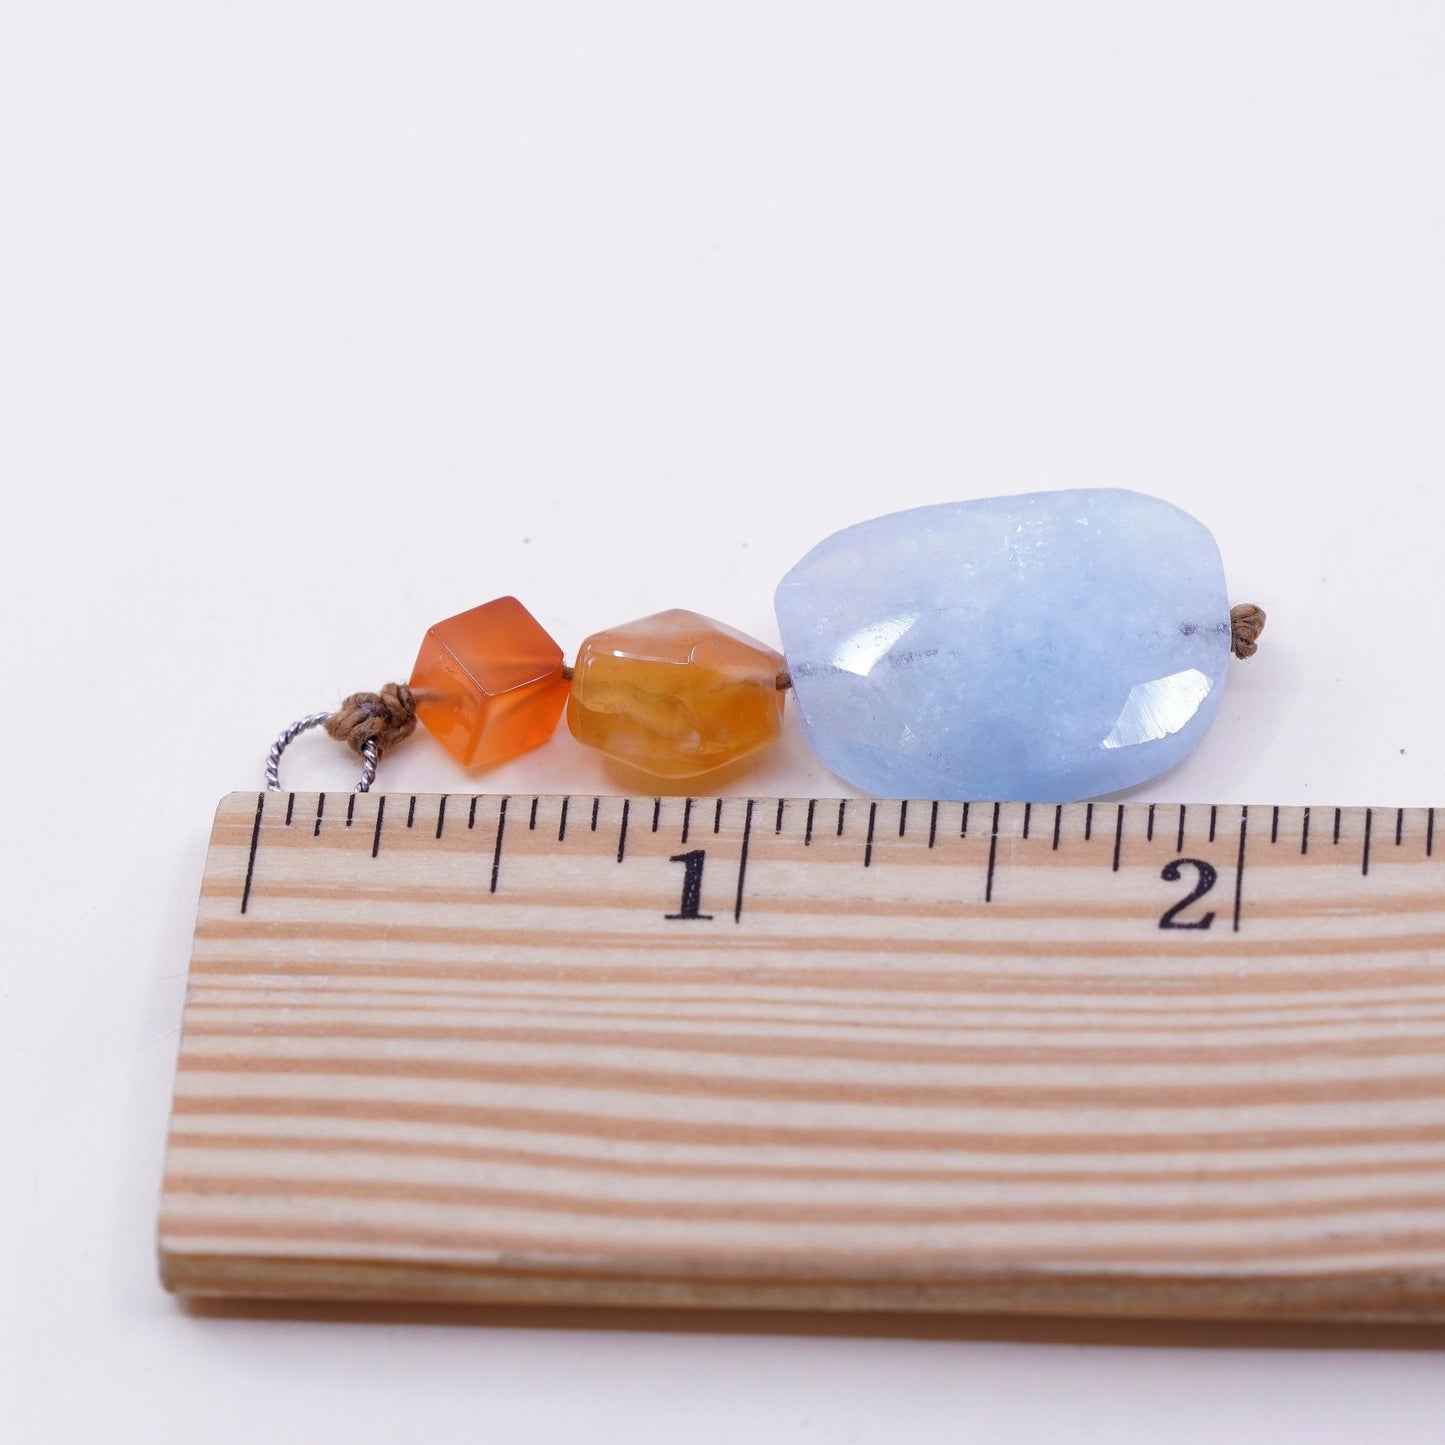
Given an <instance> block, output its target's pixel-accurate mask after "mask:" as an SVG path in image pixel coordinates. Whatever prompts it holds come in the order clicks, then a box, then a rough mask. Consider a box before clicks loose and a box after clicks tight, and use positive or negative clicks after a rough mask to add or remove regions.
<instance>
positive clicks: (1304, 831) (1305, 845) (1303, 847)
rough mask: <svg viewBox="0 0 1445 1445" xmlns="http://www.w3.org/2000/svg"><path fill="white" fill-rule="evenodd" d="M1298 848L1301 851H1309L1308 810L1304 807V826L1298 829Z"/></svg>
mask: <svg viewBox="0 0 1445 1445" xmlns="http://www.w3.org/2000/svg"><path fill="white" fill-rule="evenodd" d="M1299 850H1300V852H1301V853H1308V852H1309V851H1310V810H1309V809H1308V808H1306V809H1305V821H1304V827H1303V828H1301V829H1300V835H1299Z"/></svg>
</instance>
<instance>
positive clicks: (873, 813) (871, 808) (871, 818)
mask: <svg viewBox="0 0 1445 1445" xmlns="http://www.w3.org/2000/svg"><path fill="white" fill-rule="evenodd" d="M877 821H878V804H877V803H876V802H874V803H869V804H868V839H867V841H866V842H865V843H864V844H863V866H864V867H865V868H868V867H871V866H872V864H873V825H874V824H875V823H876V822H877Z"/></svg>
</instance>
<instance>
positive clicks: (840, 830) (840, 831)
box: [838, 798, 848, 838]
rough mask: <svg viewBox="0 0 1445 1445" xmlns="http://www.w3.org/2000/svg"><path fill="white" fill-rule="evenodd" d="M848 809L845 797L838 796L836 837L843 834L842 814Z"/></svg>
mask: <svg viewBox="0 0 1445 1445" xmlns="http://www.w3.org/2000/svg"><path fill="white" fill-rule="evenodd" d="M847 809H848V800H847V798H840V799H839V801H838V837H840V838H841V837H842V836H843V815H844V813H845V812H846V811H847Z"/></svg>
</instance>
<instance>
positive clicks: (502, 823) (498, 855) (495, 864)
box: [487, 798, 507, 893]
mask: <svg viewBox="0 0 1445 1445" xmlns="http://www.w3.org/2000/svg"><path fill="white" fill-rule="evenodd" d="M506 830H507V800H506V798H503V799H502V803H501V806H500V807H499V808H498V809H497V846H496V847H495V848H493V849H492V886H491V887H490V888H489V889H488V890H487V892H489V893H495V892H496V891H497V874H498V873H500V872H501V871H502V834H503V833H505V832H506Z"/></svg>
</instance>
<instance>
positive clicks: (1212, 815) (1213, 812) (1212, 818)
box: [1209, 807, 1219, 843]
mask: <svg viewBox="0 0 1445 1445" xmlns="http://www.w3.org/2000/svg"><path fill="white" fill-rule="evenodd" d="M1218 821H1219V809H1218V808H1217V807H1211V808H1210V810H1209V841H1210V842H1211V843H1212V842H1214V825H1215V824H1216V823H1217V822H1218Z"/></svg>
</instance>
